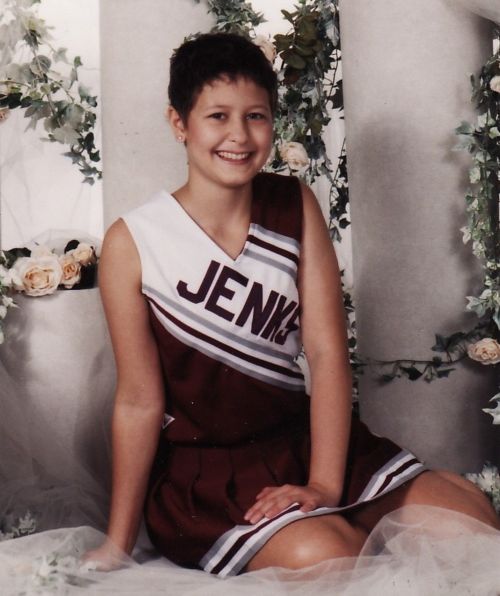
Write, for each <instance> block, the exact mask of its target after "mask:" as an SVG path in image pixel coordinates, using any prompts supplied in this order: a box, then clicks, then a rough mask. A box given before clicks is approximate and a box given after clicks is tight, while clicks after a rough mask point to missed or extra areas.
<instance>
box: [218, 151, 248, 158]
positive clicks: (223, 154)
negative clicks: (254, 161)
mask: <svg viewBox="0 0 500 596" xmlns="http://www.w3.org/2000/svg"><path fill="white" fill-rule="evenodd" d="M219 155H220V156H221V157H225V158H226V159H234V160H239V159H246V158H247V157H248V156H249V155H250V154H249V153H231V152H229V151H219Z"/></svg>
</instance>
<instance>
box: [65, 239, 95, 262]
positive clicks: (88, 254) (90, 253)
mask: <svg viewBox="0 0 500 596" xmlns="http://www.w3.org/2000/svg"><path fill="white" fill-rule="evenodd" d="M66 254H72V255H73V257H74V259H75V260H76V261H78V263H80V265H83V266H86V265H91V264H92V263H95V261H96V256H95V251H94V247H93V246H90V244H87V243H86V242H80V244H79V245H78V246H77V247H76V248H74V249H73V250H69V251H68V252H67V253H66Z"/></svg>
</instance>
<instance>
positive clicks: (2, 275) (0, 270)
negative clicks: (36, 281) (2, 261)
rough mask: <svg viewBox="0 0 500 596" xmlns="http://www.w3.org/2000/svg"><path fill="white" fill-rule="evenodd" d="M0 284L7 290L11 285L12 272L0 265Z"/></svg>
mask: <svg viewBox="0 0 500 596" xmlns="http://www.w3.org/2000/svg"><path fill="white" fill-rule="evenodd" d="M0 284H2V286H6V287H7V288H9V287H10V286H11V285H12V270H11V269H7V267H4V266H3V265H0Z"/></svg>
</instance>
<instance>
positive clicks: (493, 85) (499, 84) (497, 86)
mask: <svg viewBox="0 0 500 596" xmlns="http://www.w3.org/2000/svg"><path fill="white" fill-rule="evenodd" d="M490 89H491V90H492V91H495V92H496V93H500V75H497V76H496V77H493V78H492V79H491V81H490Z"/></svg>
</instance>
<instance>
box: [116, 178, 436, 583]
mask: <svg viewBox="0 0 500 596" xmlns="http://www.w3.org/2000/svg"><path fill="white" fill-rule="evenodd" d="M123 219H124V221H125V222H126V224H127V227H128V229H129V230H130V232H131V234H132V237H133V239H134V241H135V244H136V246H137V249H138V252H139V255H140V259H141V266H142V291H143V294H144V296H145V299H146V300H147V302H148V304H149V309H150V320H151V326H152V329H153V332H154V334H155V337H156V341H157V344H158V349H159V354H160V358H161V363H162V368H163V373H164V379H165V399H166V406H165V407H166V414H165V420H164V426H163V430H162V434H161V438H160V445H159V448H158V453H157V457H156V460H155V463H154V465H153V470H152V474H151V480H150V485H149V489H148V494H147V498H146V503H145V519H146V525H147V528H148V532H149V534H150V538H151V540H152V542H153V544H154V545H155V547H156V548H157V549H158V550H159V551H160V552H161V553H163V554H164V555H165V556H166V557H168V558H169V559H170V560H171V561H174V562H176V563H178V564H180V565H183V566H186V567H195V568H202V569H205V570H206V571H208V572H210V573H213V574H217V575H219V576H221V577H225V576H228V575H234V574H237V573H239V572H240V571H242V570H243V569H244V567H245V565H246V564H247V563H248V561H249V560H250V559H251V558H252V556H253V555H254V554H255V553H256V552H257V551H258V550H259V549H260V548H261V547H262V545H263V544H264V543H265V542H266V541H267V540H268V539H269V538H270V537H271V536H272V535H273V534H274V533H275V532H277V531H278V530H279V529H280V528H282V527H284V526H286V525H287V524H289V523H291V522H293V521H296V520H298V519H302V518H304V517H310V516H317V515H325V514H329V513H333V512H338V511H344V510H346V509H347V508H349V509H350V508H353V507H359V506H360V504H362V503H364V502H366V501H370V500H372V499H375V498H377V497H379V496H381V495H383V494H385V493H387V492H388V491H391V490H393V489H394V488H396V487H398V486H400V485H401V484H403V483H404V482H406V481H407V480H409V479H410V478H413V477H414V476H416V475H417V474H419V473H420V472H422V471H423V470H424V467H423V465H422V464H421V463H420V462H419V461H417V459H416V458H415V457H414V456H413V455H412V454H411V453H409V452H407V451H405V450H402V449H400V448H399V447H397V446H396V445H394V444H393V443H392V442H390V441H388V440H387V439H382V438H379V437H375V436H373V435H371V434H370V433H369V432H368V430H367V429H366V427H365V426H364V425H363V424H362V423H361V422H359V421H357V420H353V425H352V432H351V440H350V444H349V453H348V462H347V472H346V479H345V487H344V493H343V496H342V499H341V502H340V505H339V507H336V508H328V507H321V508H319V509H316V510H315V511H312V512H310V513H302V512H301V511H299V509H300V506H299V505H298V504H295V505H292V506H290V507H289V508H288V509H286V510H285V511H283V512H282V513H280V514H279V515H278V516H276V517H274V518H273V519H267V518H265V519H263V520H261V521H260V522H259V523H257V524H255V525H250V524H248V523H247V522H246V521H245V520H244V519H243V516H244V514H245V512H246V510H247V509H248V508H249V507H250V506H251V505H253V503H254V502H255V497H256V495H257V493H258V492H259V491H260V490H261V489H262V488H263V487H265V486H278V485H281V484H285V483H289V484H299V485H300V484H306V483H307V478H308V465H309V429H308V425H309V397H308V396H307V395H306V393H305V387H304V377H303V375H302V372H301V370H300V367H299V366H298V364H297V363H296V357H297V354H298V353H299V351H300V349H301V339H300V328H299V314H300V308H299V297H298V291H297V270H298V267H299V266H300V243H301V235H302V199H301V193H300V186H299V183H298V180H297V179H296V178H292V177H284V176H279V175H275V174H259V175H258V176H257V177H256V178H255V180H254V183H253V199H252V210H251V223H250V227H249V230H248V236H247V239H246V243H245V246H244V248H243V250H242V252H241V253H240V255H239V256H238V257H237V258H236V259H232V258H231V257H229V256H228V255H227V254H226V253H225V252H224V251H223V250H222V249H221V248H220V247H219V246H218V245H217V244H216V243H215V242H214V241H213V240H212V239H211V238H210V237H209V236H208V235H207V234H206V233H205V232H204V231H203V230H202V229H201V228H200V227H199V226H198V225H197V224H196V222H195V221H194V220H193V219H191V218H190V216H189V215H188V214H187V213H186V211H184V209H183V208H182V207H181V205H180V204H179V203H178V202H177V201H176V199H175V198H174V197H173V196H172V195H169V194H168V193H166V192H160V193H159V194H157V195H156V196H155V197H153V199H152V200H151V201H149V202H148V203H146V204H145V205H143V206H141V207H139V208H137V209H135V210H133V211H131V212H130V213H128V215H126V216H125V217H124V218H123ZM332 391H335V387H332Z"/></svg>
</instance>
